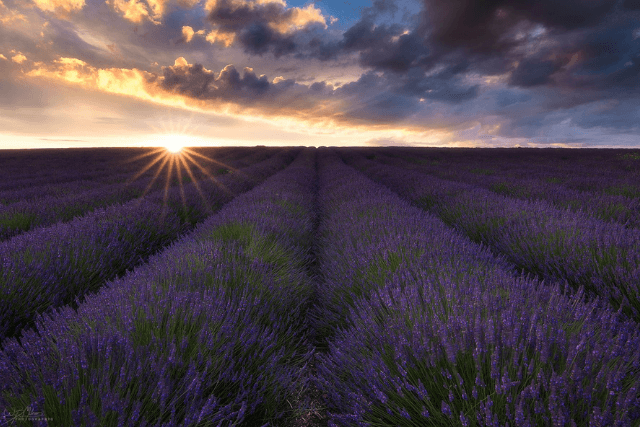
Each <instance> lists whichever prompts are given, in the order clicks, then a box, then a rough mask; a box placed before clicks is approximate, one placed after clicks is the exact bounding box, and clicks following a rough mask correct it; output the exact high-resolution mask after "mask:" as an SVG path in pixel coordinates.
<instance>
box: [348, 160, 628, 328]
mask: <svg viewBox="0 0 640 427" xmlns="http://www.w3.org/2000/svg"><path fill="white" fill-rule="evenodd" d="M345 158H347V159H348V162H349V163H351V164H354V165H356V166H357V167H358V168H359V169H361V170H363V171H365V173H366V174H367V175H368V176H370V177H374V178H375V179H377V180H379V181H380V182H382V183H383V184H385V185H387V186H388V187H389V188H391V189H392V190H394V191H397V192H398V193H400V194H402V195H403V196H405V197H407V198H408V199H409V200H412V201H413V202H414V203H416V204H418V205H420V206H422V207H424V208H426V209H429V210H431V211H433V212H434V213H436V214H437V215H438V216H439V217H440V218H442V219H443V220H444V221H445V222H446V223H447V224H449V225H451V226H453V227H455V228H456V229H458V230H460V231H462V232H463V233H465V234H466V235H467V236H469V237H470V238H471V239H472V240H474V241H476V242H482V243H484V244H487V245H488V246H490V247H491V248H492V249H493V250H494V251H495V252H497V253H502V254H504V255H506V256H507V258H508V259H509V260H510V261H511V262H512V263H513V264H515V265H516V266H517V267H518V268H519V269H524V270H526V271H528V272H530V273H533V274H535V275H537V276H539V277H540V278H543V279H545V280H547V281H559V282H565V281H566V282H568V283H569V284H570V285H571V286H572V287H574V288H580V287H584V288H585V289H586V290H587V292H588V293H590V294H594V295H599V296H601V297H603V298H604V299H606V300H608V301H609V302H610V303H611V304H612V306H613V307H615V308H616V309H617V308H621V309H622V310H623V311H624V312H625V313H626V314H627V315H628V316H630V317H632V318H633V319H635V320H640V230H637V229H628V228H625V227H624V226H622V225H620V224H615V223H606V222H604V221H601V220H596V219H594V218H592V217H590V216H588V215H585V214H582V213H579V212H571V211H568V210H561V209H558V208H556V207H554V206H552V205H550V204H549V203H547V202H545V201H542V200H536V201H526V200H516V199H512V198H508V197H504V196H501V195H498V194H495V193H493V192H491V191H489V190H486V189H483V188H478V187H474V186H472V185H469V184H464V183H458V182H454V181H448V180H442V179H438V178H435V177H432V176H427V175H425V174H422V173H419V172H416V171H411V170H406V169H401V168H397V167H392V166H388V165H381V164H379V163H375V162H371V161H369V160H367V159H364V158H363V157H359V156H358V155H357V154H355V153H352V154H347V155H346V157H345Z"/></svg>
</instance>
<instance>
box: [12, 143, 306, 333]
mask: <svg viewBox="0 0 640 427" xmlns="http://www.w3.org/2000/svg"><path fill="white" fill-rule="evenodd" d="M297 151H299V150H298V149H292V150H283V151H282V152H280V153H278V154H276V155H274V156H273V157H271V158H269V159H267V160H263V161H261V162H258V163H256V164H254V165H252V166H249V167H247V168H244V169H242V170H238V171H237V173H234V174H230V175H224V176H222V177H221V178H219V179H218V180H216V182H213V181H210V182H201V183H199V184H197V183H192V184H190V185H188V186H185V187H184V188H171V189H169V190H168V191H166V192H165V191H160V192H158V193H155V194H150V195H148V196H147V197H145V198H142V199H139V200H132V201H130V202H127V203H126V204H123V205H119V204H116V205H113V206H110V207H108V208H103V209H97V210H95V211H94V212H92V213H91V214H89V215H86V216H83V217H80V218H76V219H74V220H72V221H70V222H66V223H58V224H55V225H52V226H50V227H44V228H38V229H35V230H32V231H30V232H27V233H23V234H21V235H18V236H16V237H14V238H13V239H10V240H7V241H4V242H0V266H1V267H0V290H1V292H2V298H0V342H1V341H2V340H4V339H5V338H6V337H11V336H15V335H16V334H18V333H19V332H20V331H21V330H22V329H23V328H24V327H25V326H27V325H29V324H31V322H32V320H33V318H34V316H35V315H36V314H37V313H40V312H43V311H45V310H48V309H50V308H51V307H60V306H63V305H65V304H69V303H72V302H73V301H74V300H75V299H76V298H81V297H82V296H83V295H85V294H87V293H90V292H94V291H96V290H97V289H99V288H100V287H101V286H102V285H103V284H104V282H105V281H107V280H110V279H112V278H114V277H117V276H119V275H122V274H124V273H125V272H126V271H127V270H130V269H132V268H133V267H135V266H136V265H138V264H140V263H142V262H144V261H145V260H146V259H147V258H148V257H149V256H150V255H151V254H153V253H155V252H157V251H158V250H160V249H162V248H163V247H165V246H166V245H167V244H168V243H170V242H171V241H173V240H175V239H177V238H178V237H179V236H180V235H181V234H184V233H186V232H187V231H189V230H191V229H192V228H193V227H194V226H195V225H196V224H197V223H199V222H202V221H203V220H204V219H205V218H206V217H207V216H209V215H210V214H211V213H213V212H215V211H216V210H218V209H219V208H220V207H221V206H222V205H223V204H224V203H226V202H228V201H229V200H231V199H232V198H233V197H234V196H235V195H237V194H240V193H242V192H245V191H247V190H249V189H250V188H252V187H254V186H255V185H257V184H258V183H259V182H261V181H263V180H264V179H266V178H267V177H268V176H270V175H272V174H274V173H275V172H276V171H278V170H280V169H282V168H283V167H284V166H286V165H287V164H288V163H290V162H291V161H292V159H293V158H294V157H295V155H296V153H297Z"/></svg>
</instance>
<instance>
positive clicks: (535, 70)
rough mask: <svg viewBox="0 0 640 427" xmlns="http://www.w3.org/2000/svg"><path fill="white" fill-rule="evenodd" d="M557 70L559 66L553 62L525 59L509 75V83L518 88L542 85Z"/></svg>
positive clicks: (548, 80) (547, 81)
mask: <svg viewBox="0 0 640 427" xmlns="http://www.w3.org/2000/svg"><path fill="white" fill-rule="evenodd" d="M559 69H560V66H559V64H557V63H555V62H554V61H544V60H540V59H536V58H532V59H526V60H524V61H523V62H521V63H520V65H518V68H516V69H515V70H514V71H513V72H512V73H511V78H510V79H509V83H510V84H511V85H512V86H520V87H532V86H539V85H543V84H546V83H549V82H550V81H551V80H550V77H551V75H552V74H553V73H555V72H556V71H558V70H559Z"/></svg>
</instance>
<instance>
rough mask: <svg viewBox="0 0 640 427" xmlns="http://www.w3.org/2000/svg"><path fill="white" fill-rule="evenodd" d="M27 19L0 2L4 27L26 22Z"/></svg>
mask: <svg viewBox="0 0 640 427" xmlns="http://www.w3.org/2000/svg"><path fill="white" fill-rule="evenodd" d="M26 21H27V18H26V16H24V15H23V14H22V13H20V12H18V11H17V10H13V9H9V8H8V7H7V6H6V5H5V4H4V3H3V2H2V0H0V23H2V25H11V24H14V23H18V22H26Z"/></svg>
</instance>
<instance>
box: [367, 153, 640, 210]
mask: <svg viewBox="0 0 640 427" xmlns="http://www.w3.org/2000/svg"><path fill="white" fill-rule="evenodd" d="M369 154H373V155H377V154H383V155H390V156H394V157H400V158H406V159H411V161H412V162H413V163H415V164H419V165H422V166H425V167H429V169H430V170H432V171H433V173H435V174H437V175H438V176H440V177H441V178H446V179H451V178H452V177H455V176H456V175H457V174H458V172H459V171H460V170H464V171H468V172H470V173H471V174H474V175H480V176H502V177H507V176H508V177H515V178H519V177H529V178H532V179H536V180H539V181H543V182H544V181H547V182H550V183H559V184H562V185H563V186H565V187H566V188H568V189H573V190H577V191H589V192H594V193H604V194H610V195H625V196H627V197H636V198H637V197H640V185H638V182H639V179H638V178H640V151H638V150H627V149H618V150H601V149H580V150H570V149H569V150H563V149H561V150H558V149H520V150H513V149H489V150H482V149H481V150H478V149H455V150H451V149H442V148H440V149H438V148H429V149H425V148H415V147H387V148H380V149H376V152H375V153H369Z"/></svg>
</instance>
